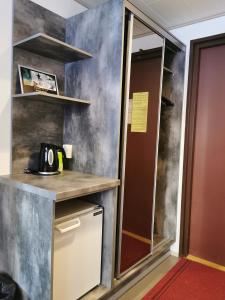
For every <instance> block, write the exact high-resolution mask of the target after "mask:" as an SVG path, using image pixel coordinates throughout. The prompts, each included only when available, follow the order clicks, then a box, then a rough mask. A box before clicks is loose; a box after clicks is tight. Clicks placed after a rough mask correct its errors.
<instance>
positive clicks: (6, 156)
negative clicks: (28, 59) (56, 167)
mask: <svg viewBox="0 0 225 300" xmlns="http://www.w3.org/2000/svg"><path fill="white" fill-rule="evenodd" d="M12 2H13V0H7V1H0V28H1V35H0V175H4V174H8V173H9V172H10V155H11V154H10V149H11V61H12V59H11V55H12V53H11V52H12V51H11V49H12Z"/></svg>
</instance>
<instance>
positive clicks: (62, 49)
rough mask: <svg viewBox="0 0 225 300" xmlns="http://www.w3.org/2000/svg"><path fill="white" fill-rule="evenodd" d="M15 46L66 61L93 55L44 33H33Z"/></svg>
mask: <svg viewBox="0 0 225 300" xmlns="http://www.w3.org/2000/svg"><path fill="white" fill-rule="evenodd" d="M13 46H14V47H17V48H20V49H23V50H27V51H30V52H33V53H36V54H39V55H42V56H46V57H49V58H53V59H56V60H59V61H62V62H64V63H68V62H73V61H77V60H81V59H86V58H91V57H92V55H91V54H90V53H88V52H86V51H83V50H81V49H78V48H75V47H73V46H71V45H69V44H66V43H64V42H62V41H60V40H57V39H55V38H52V37H50V36H48V35H46V34H43V33H37V34H35V35H32V36H30V37H28V38H26V39H24V40H22V41H19V42H17V43H15V44H14V45H13Z"/></svg>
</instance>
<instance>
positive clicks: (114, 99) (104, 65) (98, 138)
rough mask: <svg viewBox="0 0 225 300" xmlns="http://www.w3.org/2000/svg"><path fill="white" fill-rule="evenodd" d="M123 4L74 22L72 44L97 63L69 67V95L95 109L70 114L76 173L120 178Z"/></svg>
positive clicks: (68, 138)
mask: <svg viewBox="0 0 225 300" xmlns="http://www.w3.org/2000/svg"><path fill="white" fill-rule="evenodd" d="M122 40H123V1H122V0H114V1H109V2H107V3H105V4H104V5H102V6H99V7H97V8H94V9H90V10H88V11H86V12H85V13H82V14H80V15H77V16H75V17H72V18H70V19H69V20H68V22H67V26H66V41H67V42H68V43H70V44H72V45H74V46H76V47H79V48H82V49H84V50H86V51H89V52H90V53H92V54H93V56H94V58H92V59H88V60H86V61H82V62H77V63H72V64H67V66H66V71H65V72H66V82H65V85H66V93H67V94H68V95H70V96H75V97H81V98H83V99H90V100H91V105H90V107H89V108H82V107H79V108H78V107H75V106H74V107H69V108H68V109H66V112H65V123H64V124H65V125H64V143H69V144H73V145H74V156H73V161H72V163H71V166H70V167H71V168H72V169H76V170H80V171H84V172H90V173H94V174H98V175H106V176H110V177H117V176H118V159H119V131H120V113H121V81H122V78H121V77H122V75H121V64H122V45H123V41H122Z"/></svg>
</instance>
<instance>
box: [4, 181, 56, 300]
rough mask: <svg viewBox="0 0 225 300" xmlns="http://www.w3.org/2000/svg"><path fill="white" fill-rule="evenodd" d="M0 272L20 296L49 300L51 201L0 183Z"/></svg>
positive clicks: (33, 299) (34, 299) (35, 299)
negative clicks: (15, 287) (15, 286)
mask: <svg viewBox="0 0 225 300" xmlns="http://www.w3.org/2000/svg"><path fill="white" fill-rule="evenodd" d="M0 220H1V221H0V222H1V226H0V242H1V247H0V272H6V273H8V274H9V275H10V276H11V277H12V278H13V279H14V280H15V281H16V282H17V284H18V285H19V287H20V289H21V293H22V295H23V299H32V300H39V299H42V300H50V299H51V268H52V265H51V251H52V226H53V225H52V224H53V201H51V200H50V199H46V198H43V197H40V196H38V195H35V194H31V193H28V192H23V191H21V190H18V189H15V188H12V187H11V186H9V185H4V184H0Z"/></svg>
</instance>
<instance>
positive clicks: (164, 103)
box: [162, 96, 174, 107]
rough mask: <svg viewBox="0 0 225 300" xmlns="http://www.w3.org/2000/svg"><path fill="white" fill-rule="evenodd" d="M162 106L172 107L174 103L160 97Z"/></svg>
mask: <svg viewBox="0 0 225 300" xmlns="http://www.w3.org/2000/svg"><path fill="white" fill-rule="evenodd" d="M162 105H163V106H171V107H172V106H174V102H173V101H172V100H170V99H169V98H167V97H165V96H162Z"/></svg>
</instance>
